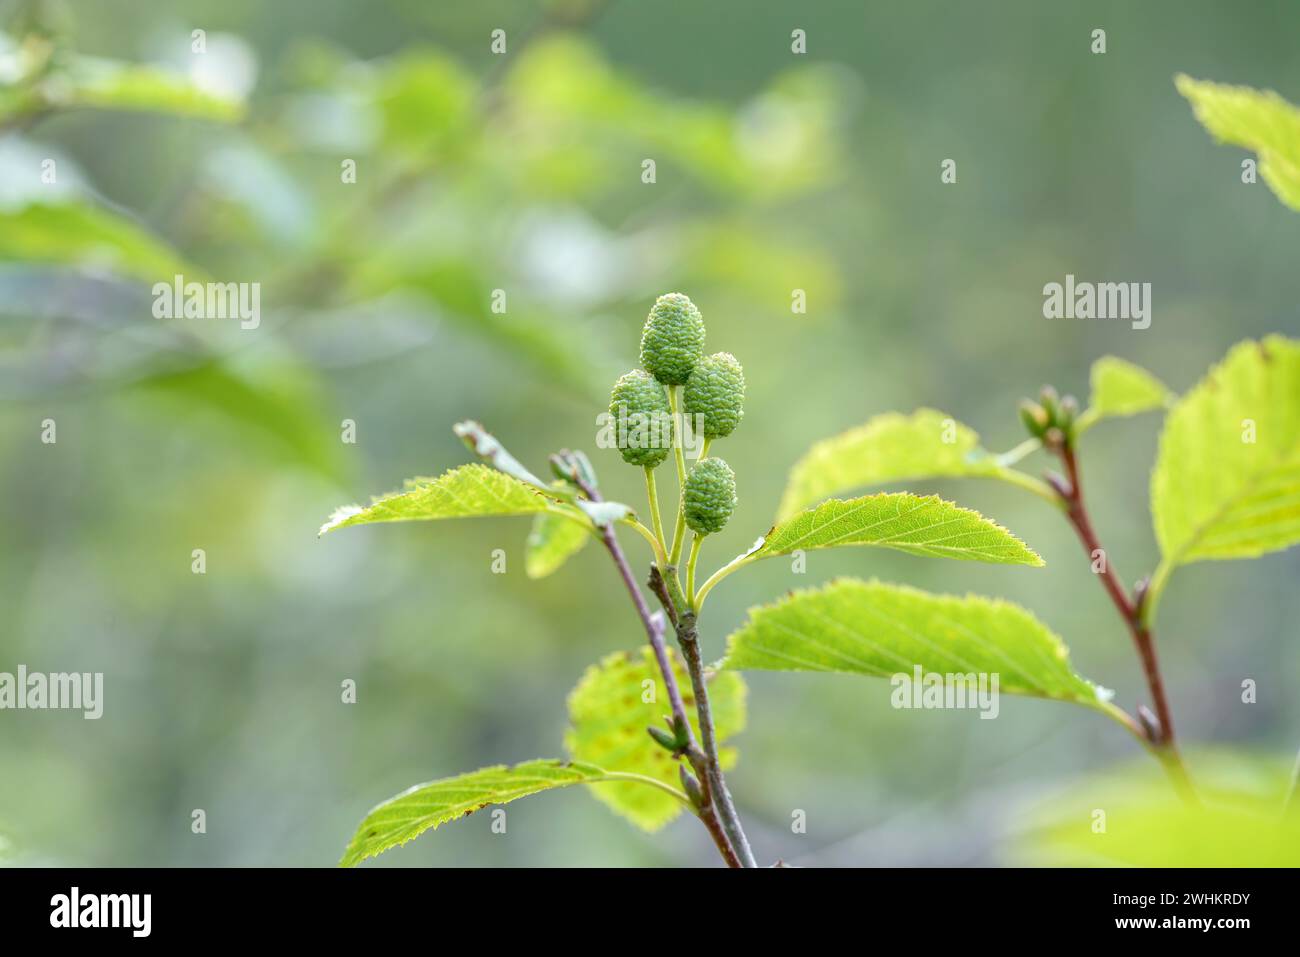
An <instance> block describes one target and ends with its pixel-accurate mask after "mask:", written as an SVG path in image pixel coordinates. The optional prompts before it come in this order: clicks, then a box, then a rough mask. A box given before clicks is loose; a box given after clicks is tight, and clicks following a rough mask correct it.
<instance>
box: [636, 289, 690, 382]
mask: <svg viewBox="0 0 1300 957" xmlns="http://www.w3.org/2000/svg"><path fill="white" fill-rule="evenodd" d="M703 352H704V319H703V317H702V316H701V315H700V310H698V309H696V308H695V303H693V302H691V301H690V299H688V298H687V297H686V296H683V295H682V294H681V293H680V292H670V293H668V294H667V295H666V296H660V297H659V298H658V299H656V300H655V304H654V305H653V306H652V307H651V308H650V315H648V316H646V320H645V328H644V329H643V330H642V331H641V365H642V366H644V367H645V369H646V371H647V372H649V373H650V374H651V375H652V376H654V377H655V378H656V379H658V380H659V381H660V382H662V383H663V384H664V385H682V384H683V383H685V382H686V380H687V378H688V377H689V376H690V374H691V370H692V369H694V368H695V363H697V362H699V361H700V354H701V353H703Z"/></svg>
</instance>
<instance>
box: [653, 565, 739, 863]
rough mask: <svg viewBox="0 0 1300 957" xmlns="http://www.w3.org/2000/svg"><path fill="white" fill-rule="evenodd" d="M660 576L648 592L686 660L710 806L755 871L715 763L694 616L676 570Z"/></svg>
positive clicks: (713, 736) (714, 741)
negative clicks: (656, 601)
mask: <svg viewBox="0 0 1300 957" xmlns="http://www.w3.org/2000/svg"><path fill="white" fill-rule="evenodd" d="M664 572H666V573H667V574H666V575H665V574H663V573H661V572H660V570H659V569H658V568H652V569H651V571H650V590H651V591H653V592H654V593H655V595H656V596H657V597H658V598H659V600H660V602H662V603H663V606H664V610H665V611H666V612H667V613H668V615H669V617H670V618H672V620H673V623H674V624H675V625H676V627H677V644H678V645H679V646H680V647H681V649H682V657H683V658H685V659H686V671H687V673H688V674H689V675H690V676H691V687H692V689H693V690H694V692H695V711H696V714H697V715H698V716H699V719H700V739H701V742H702V743H703V746H704V754H705V757H706V758H707V759H708V760H707V769H706V770H707V777H708V781H709V784H710V786H711V788H712V791H713V800H714V805H715V807H716V808H717V812H718V817H719V818H721V820H722V825H723V827H724V828H725V829H726V832H727V836H728V837H729V838H731V843H732V846H733V847H735V849H736V851H737V853H738V854H739V856H740V859H741V861H742V862H743V864H744V866H745V867H757V866H758V864H757V862H756V861H755V860H754V852H753V851H752V850H751V849H750V847H749V840H748V839H747V838H746V837H745V830H744V828H743V827H742V826H741V824H740V815H739V814H737V813H736V805H735V803H734V802H733V801H732V800H731V792H730V791H728V790H727V781H726V778H724V777H723V775H722V763H721V761H720V760H719V759H718V742H717V735H716V733H715V731H714V727H713V712H712V710H711V707H710V705H709V688H708V684H707V683H706V681H705V677H704V664H703V662H702V661H701V659H700V642H699V632H698V631H697V629H696V626H695V612H694V611H692V610H691V608H690V606H689V604H688V603H687V602H686V598H685V596H684V595H683V594H682V590H681V584H680V583H679V582H678V580H677V570H676V569H675V568H673V567H672V566H669V567H667V568H665V569H664Z"/></svg>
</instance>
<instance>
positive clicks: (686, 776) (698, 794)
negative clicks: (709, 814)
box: [677, 764, 704, 808]
mask: <svg viewBox="0 0 1300 957" xmlns="http://www.w3.org/2000/svg"><path fill="white" fill-rule="evenodd" d="M677 777H678V778H680V779H681V782H682V790H683V791H685V792H686V796H687V797H688V798H690V799H691V804H693V805H695V807H696V808H702V807H704V791H703V789H702V788H701V787H700V782H699V781H697V780H696V779H695V775H693V774H691V772H690V771H688V770H686V765H684V764H679V765H677Z"/></svg>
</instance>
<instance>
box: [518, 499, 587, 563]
mask: <svg viewBox="0 0 1300 957" xmlns="http://www.w3.org/2000/svg"><path fill="white" fill-rule="evenodd" d="M590 540H591V533H590V532H589V531H588V530H587V529H585V528H583V527H582V526H581V525H579V524H578V523H577V522H574V521H572V520H571V519H568V518H565V517H563V516H560V515H553V514H551V513H550V512H541V513H539V514H537V515H536V516H534V518H533V528H532V531H530V532H529V533H528V540H527V541H526V542H525V543H524V571H525V572H526V573H527V575H528V577H529V578H545V577H546V576H547V575H550V574H551V573H552V572H554V571H556V570H557V569H558V568H559V567H560V566H561V565H563V564H564V563H565V562H566V561H568V560H569V559H570V558H572V557H573V556H574V555H576V554H577V553H578V552H580V551H582V548H583V546H584V545H586V544H587V542H588V541H590Z"/></svg>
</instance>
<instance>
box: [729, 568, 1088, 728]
mask: <svg viewBox="0 0 1300 957" xmlns="http://www.w3.org/2000/svg"><path fill="white" fill-rule="evenodd" d="M722 665H723V667H724V668H727V669H739V670H746V669H754V670H762V671H834V672H843V673H847V674H860V675H870V676H873V677H878V678H891V677H893V676H894V675H906V676H908V677H909V678H911V677H912V676H913V675H914V673H915V669H916V668H917V667H919V668H920V669H921V671H922V672H923V673H926V674H937V675H942V676H944V683H945V684H946V685H956V684H958V683H959V682H960V683H964V684H965V685H966V686H967V688H968V689H969V687H970V683H971V681H972V680H974V679H975V678H977V677H978V676H979V675H989V676H991V675H993V674H997V675H998V691H999V692H1006V693H1008V694H1019V695H1029V696H1033V697H1038V698H1054V699H1057V700H1060V701H1073V702H1077V703H1079V704H1084V705H1088V706H1089V707H1094V708H1099V709H1101V710H1106V709H1107V707H1108V706H1107V704H1106V702H1107V701H1108V699H1109V696H1110V695H1109V692H1106V691H1105V690H1103V689H1100V688H1098V687H1097V686H1095V685H1093V684H1092V683H1091V682H1089V681H1086V680H1085V679H1083V678H1080V677H1079V676H1078V675H1077V674H1075V673H1074V670H1073V668H1072V667H1071V666H1070V659H1069V653H1068V651H1067V649H1066V647H1065V644H1064V642H1062V641H1061V639H1060V638H1059V637H1057V636H1056V635H1055V634H1054V633H1053V632H1052V631H1051V630H1050V629H1049V628H1048V627H1047V626H1046V625H1044V624H1043V623H1042V622H1040V621H1039V620H1038V619H1037V618H1035V617H1034V615H1033V614H1032V613H1030V612H1028V611H1026V610H1025V609H1023V608H1021V607H1019V606H1018V605H1015V604H1012V603H1011V602H1007V601H1001V600H997V599H991V598H981V597H979V596H977V595H967V596H966V597H964V598H959V597H956V596H953V595H934V594H930V593H928V592H923V591H919V590H918V589H915V588H909V587H906V586H904V585H890V584H886V583H884V582H879V581H866V582H864V581H858V580H856V579H841V580H839V581H835V582H832V583H831V584H829V585H827V586H825V587H823V588H819V589H812V590H804V591H796V592H793V593H791V594H790V595H788V596H786V597H784V598H782V599H780V600H778V601H776V602H774V603H772V604H770V605H763V606H760V607H758V608H753V609H750V612H749V618H748V620H747V621H746V622H745V624H744V625H743V626H741V628H740V630H739V631H737V632H735V633H734V634H732V635H731V637H730V638H729V639H728V640H727V657H726V659H725V660H724V661H723V663H722ZM959 676H960V677H959ZM989 680H990V681H991V677H990V679H989Z"/></svg>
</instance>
